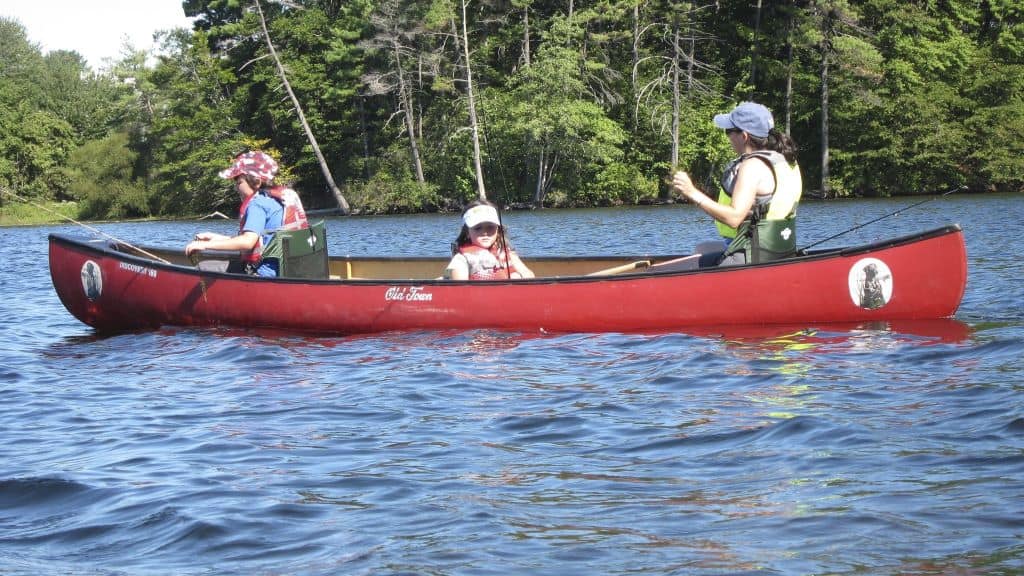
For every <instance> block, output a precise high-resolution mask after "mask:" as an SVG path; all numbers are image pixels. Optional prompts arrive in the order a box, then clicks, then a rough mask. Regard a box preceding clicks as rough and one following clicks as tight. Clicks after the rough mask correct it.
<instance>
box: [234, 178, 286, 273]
mask: <svg viewBox="0 0 1024 576" xmlns="http://www.w3.org/2000/svg"><path fill="white" fill-rule="evenodd" d="M283 223H284V208H282V207H281V204H280V203H279V202H278V201H277V200H274V199H273V198H271V197H269V196H267V195H266V194H263V193H262V191H261V192H258V193H256V195H255V196H253V198H252V200H250V201H249V205H248V206H247V207H246V208H245V224H243V225H242V231H243V232H255V233H257V234H259V235H260V236H261V237H262V238H263V246H264V247H266V246H267V244H269V243H270V238H271V237H272V236H273V235H274V232H276V231H277V229H278V228H280V227H281V224H283ZM277 271H278V262H277V258H264V259H263V261H262V262H260V266H259V268H257V269H256V273H257V274H259V275H260V276H277Z"/></svg>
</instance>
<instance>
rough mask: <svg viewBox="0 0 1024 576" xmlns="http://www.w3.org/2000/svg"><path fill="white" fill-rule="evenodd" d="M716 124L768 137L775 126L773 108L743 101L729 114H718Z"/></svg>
mask: <svg viewBox="0 0 1024 576" xmlns="http://www.w3.org/2000/svg"><path fill="white" fill-rule="evenodd" d="M715 126H718V127H719V128H721V129H723V130H728V129H730V128H739V129H740V130H743V131H744V132H746V133H748V134H750V135H751V136H754V137H755V138H767V137H768V132H770V131H771V129H772V128H774V127H775V120H774V119H772V112H771V110H769V109H767V108H765V107H764V106H762V105H760V104H757V103H756V102H743V103H742V104H740V105H739V106H737V107H735V108H733V109H732V112H729V113H728V114H716V115H715Z"/></svg>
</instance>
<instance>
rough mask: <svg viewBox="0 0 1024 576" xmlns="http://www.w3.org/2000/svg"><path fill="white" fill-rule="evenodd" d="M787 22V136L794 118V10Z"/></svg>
mask: <svg viewBox="0 0 1024 576" xmlns="http://www.w3.org/2000/svg"><path fill="white" fill-rule="evenodd" d="M787 14H788V18H787V20H786V104H785V106H786V135H787V136H788V135H789V134H790V128H791V125H790V124H791V121H792V116H793V28H794V26H795V24H794V21H795V20H796V18H795V16H794V12H793V10H787Z"/></svg>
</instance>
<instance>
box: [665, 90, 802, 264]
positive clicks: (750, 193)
mask: <svg viewBox="0 0 1024 576" xmlns="http://www.w3.org/2000/svg"><path fill="white" fill-rule="evenodd" d="M714 122H715V126H717V127H719V128H722V129H723V130H725V133H726V135H727V136H728V138H729V142H730V143H731V144H732V148H733V150H734V151H735V152H736V153H737V154H739V157H738V158H736V159H735V160H733V161H732V162H731V163H729V165H728V166H727V167H726V169H725V173H724V174H723V175H722V181H721V185H722V192H721V193H720V194H719V197H718V200H717V201H716V200H713V199H711V198H709V197H708V195H707V194H705V193H704V192H701V191H700V190H698V189H697V188H696V187H695V186H694V185H693V182H692V181H691V180H690V177H689V175H688V174H687V173H686V172H676V173H675V175H674V176H673V178H672V187H673V189H675V190H676V191H678V192H679V193H680V194H682V195H683V196H685V197H686V198H687V199H688V200H690V201H691V202H693V203H694V204H696V205H697V207H698V208H700V209H702V210H704V211H705V212H707V213H708V214H709V215H710V216H711V217H712V218H714V219H715V220H716V222H717V224H718V229H719V232H720V233H721V234H722V236H724V237H725V238H726V240H727V241H728V245H727V246H726V248H725V250H724V251H714V252H708V253H705V254H703V255H701V257H700V261H699V265H700V266H701V267H706V266H722V265H736V264H745V263H754V264H756V263H758V262H767V261H771V260H778V259H780V258H786V257H788V256H792V255H793V254H794V253H795V252H796V207H797V204H798V203H799V201H800V195H801V193H802V191H803V182H802V180H801V177H800V167H799V166H797V164H796V144H795V143H794V142H793V140H792V139H791V138H790V137H789V136H787V135H786V134H783V133H781V132H779V131H778V130H776V129H775V121H774V120H773V119H772V113H771V111H769V110H768V108H765V107H764V106H762V105H761V104H757V103H754V102H744V103H742V104H740V105H739V106H737V107H736V108H734V109H733V110H732V111H731V112H729V113H728V114H718V115H716V116H715V120H714ZM730 238H731V241H730V240H729V239H730Z"/></svg>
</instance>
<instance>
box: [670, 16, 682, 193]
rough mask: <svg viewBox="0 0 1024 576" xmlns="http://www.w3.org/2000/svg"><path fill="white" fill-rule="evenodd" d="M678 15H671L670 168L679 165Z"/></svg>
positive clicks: (673, 168)
mask: <svg viewBox="0 0 1024 576" xmlns="http://www.w3.org/2000/svg"><path fill="white" fill-rule="evenodd" d="M679 41H680V38H679V16H678V15H675V16H673V17H672V164H671V166H672V170H671V174H675V172H676V169H677V168H678V167H679V60H680V59H681V55H680V53H681V52H682V47H681V46H680V45H679Z"/></svg>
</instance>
